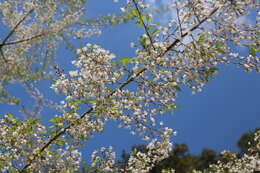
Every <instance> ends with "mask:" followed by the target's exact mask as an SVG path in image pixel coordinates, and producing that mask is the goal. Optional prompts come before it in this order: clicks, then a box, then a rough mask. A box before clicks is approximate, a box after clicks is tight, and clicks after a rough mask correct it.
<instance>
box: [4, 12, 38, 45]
mask: <svg viewBox="0 0 260 173" xmlns="http://www.w3.org/2000/svg"><path fill="white" fill-rule="evenodd" d="M33 10H34V9H31V10H30V11H29V12H28V13H26V14H25V15H24V16H23V18H22V19H21V20H20V21H19V22H18V23H17V24H16V25H15V26H14V28H13V29H12V30H11V31H10V32H9V34H8V35H7V36H6V37H5V39H4V40H3V42H2V43H1V44H0V48H1V47H3V46H5V43H6V42H7V40H8V39H9V38H10V37H11V36H12V35H13V34H14V32H15V30H16V29H17V28H18V27H19V25H20V24H21V23H22V22H23V21H24V20H25V19H26V18H27V17H28V16H29V14H31V13H32V12H33Z"/></svg>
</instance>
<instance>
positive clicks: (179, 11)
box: [0, 0, 260, 172]
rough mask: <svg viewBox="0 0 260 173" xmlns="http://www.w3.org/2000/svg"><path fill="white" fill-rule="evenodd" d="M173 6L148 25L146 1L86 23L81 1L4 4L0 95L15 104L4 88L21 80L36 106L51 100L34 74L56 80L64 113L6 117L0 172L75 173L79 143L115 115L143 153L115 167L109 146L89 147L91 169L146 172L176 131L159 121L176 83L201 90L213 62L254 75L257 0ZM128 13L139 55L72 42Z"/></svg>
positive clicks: (0, 123)
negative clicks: (62, 48)
mask: <svg viewBox="0 0 260 173" xmlns="http://www.w3.org/2000/svg"><path fill="white" fill-rule="evenodd" d="M171 4H172V5H171V6H170V7H168V8H169V10H171V12H172V13H174V14H175V15H173V16H172V17H170V18H169V20H168V22H167V25H166V26H164V25H160V24H157V23H155V22H154V20H153V17H152V12H153V11H152V10H151V8H150V7H149V4H146V3H145V1H141V0H127V1H126V3H125V7H124V8H122V14H120V16H113V15H108V16H103V17H101V18H97V19H93V20H91V21H87V20H86V19H85V18H84V17H85V16H84V12H85V7H86V2H85V1H84V0H71V1H52V0H39V1H31V0H25V1H19V0H7V1H3V2H2V1H0V7H1V9H2V11H1V21H2V23H3V25H4V26H3V27H5V28H6V30H7V31H8V34H7V36H5V37H4V38H3V39H2V42H1V43H0V53H1V62H2V67H1V71H0V75H1V79H0V86H1V87H0V91H1V97H0V100H1V101H9V102H11V103H17V102H18V101H19V100H18V99H17V98H13V97H11V96H9V95H8V93H7V91H6V90H5V88H6V86H8V84H10V83H13V82H16V83H17V82H18V83H21V84H22V85H23V86H25V87H26V88H27V89H28V90H29V91H30V93H31V94H32V95H34V96H35V97H36V98H37V99H38V101H39V103H41V105H48V104H49V105H52V103H51V102H49V101H47V100H45V99H44V98H42V97H41V95H40V93H39V92H38V90H37V88H35V87H33V86H32V82H33V81H35V80H54V82H53V85H52V88H53V89H54V90H55V92H57V93H58V94H63V95H65V99H64V100H63V101H62V103H61V105H58V106H57V107H56V108H60V109H62V113H61V114H60V115H58V116H55V117H53V118H52V119H50V121H51V122H52V125H51V126H45V125H43V124H41V122H40V121H39V119H37V117H36V115H37V114H39V113H40V111H39V109H40V108H38V109H36V110H35V112H33V113H32V114H31V115H32V116H29V118H26V119H24V120H19V119H18V118H16V116H13V115H11V114H8V113H7V114H6V115H4V117H3V118H2V119H1V120H0V134H1V135H0V141H1V150H0V151H1V152H0V168H1V171H2V172H59V171H60V172H74V171H76V170H77V169H78V168H79V165H80V161H81V154H80V152H78V151H77V150H76V148H77V147H78V146H80V145H81V144H82V143H83V142H84V141H86V140H88V139H89V137H90V136H92V135H93V134H96V133H97V132H102V131H103V130H104V125H105V124H106V122H108V121H109V120H114V121H116V122H117V123H118V126H119V127H123V128H127V129H130V131H131V133H132V134H139V135H140V136H141V137H142V139H143V140H147V141H149V144H148V146H147V150H148V152H147V153H141V152H136V153H135V152H134V153H132V155H131V156H130V159H129V161H128V164H127V167H126V168H125V169H124V170H120V169H117V168H116V167H114V159H115V154H114V152H113V151H112V148H108V149H106V148H101V150H100V151H95V152H94V153H93V155H92V165H93V166H94V167H97V169H99V170H102V171H112V172H148V171H149V170H151V168H152V167H153V166H154V165H155V164H156V163H157V162H159V161H161V160H162V159H164V158H166V157H167V156H168V153H169V151H170V150H171V148H172V144H171V142H170V136H171V135H174V134H175V132H174V131H173V130H172V129H170V128H168V127H164V125H163V123H161V122H160V115H163V114H165V113H166V112H167V111H168V110H172V109H176V108H177V105H176V104H175V99H176V95H177V92H179V91H180V87H188V88H191V89H192V90H193V91H194V92H197V91H200V90H201V89H202V86H203V85H205V84H206V83H207V82H208V80H209V79H210V78H211V77H212V76H213V75H214V74H215V73H216V70H217V68H216V65H218V64H230V65H236V66H239V67H242V68H243V69H244V70H245V71H259V67H260V66H259V57H257V55H258V52H259V39H258V37H259V23H258V21H257V20H256V22H255V24H249V23H247V22H245V20H243V18H245V17H246V16H247V15H248V14H250V13H251V12H252V11H254V10H255V8H256V6H257V2H256V1H255V0H243V1H242V0H238V1H233V0H216V1H211V0H196V1H189V0H183V1H175V0H171ZM258 15H259V13H258ZM119 17H120V18H119ZM130 19H131V20H134V21H135V23H136V24H137V25H138V26H140V28H142V29H143V31H144V34H143V35H142V36H140V37H139V38H138V41H139V42H138V43H132V47H134V48H135V49H136V56H135V57H132V58H130V57H124V58H120V57H118V58H117V57H116V56H115V55H114V54H113V53H110V52H109V51H108V50H105V49H103V48H102V47H100V46H98V45H92V44H86V46H84V47H81V48H78V49H77V50H75V49H74V47H73V45H71V43H73V42H71V39H72V36H75V37H76V38H77V39H81V38H82V37H84V36H91V35H94V34H100V31H99V30H98V29H97V28H96V27H97V26H100V25H106V24H117V23H120V22H125V21H128V20H130ZM257 19H259V17H258V18H257ZM61 41H63V42H67V43H68V46H69V47H70V48H71V49H72V50H75V55H76V58H75V60H74V61H72V64H73V65H74V66H75V67H76V68H77V70H74V71H69V72H68V73H65V72H63V71H62V70H61V69H59V68H58V67H56V66H54V65H53V64H54V63H53V62H55V58H56V56H55V51H56V50H57V48H58V45H59V43H60V42H61ZM231 46H238V47H247V48H248V50H249V51H248V56H247V57H242V56H240V55H239V54H237V53H233V52H231V49H230V47H231ZM53 72H55V73H56V74H55V73H53ZM130 85H131V87H130ZM158 121H159V122H160V123H158ZM236 163H238V164H239V163H240V162H236ZM165 171H171V170H165Z"/></svg>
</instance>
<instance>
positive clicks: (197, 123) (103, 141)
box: [0, 0, 260, 160]
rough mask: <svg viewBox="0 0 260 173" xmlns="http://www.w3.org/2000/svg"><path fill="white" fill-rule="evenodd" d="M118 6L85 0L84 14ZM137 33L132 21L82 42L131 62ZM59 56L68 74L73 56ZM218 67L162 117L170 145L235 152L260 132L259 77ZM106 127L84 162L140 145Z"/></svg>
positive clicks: (122, 132) (44, 115) (5, 107)
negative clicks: (170, 132)
mask: <svg viewBox="0 0 260 173" xmlns="http://www.w3.org/2000/svg"><path fill="white" fill-rule="evenodd" d="M120 7H122V4H120V3H113V1H112V0H89V3H88V7H87V9H88V13H87V15H88V17H96V16H97V15H102V14H107V13H109V12H110V13H114V12H120V9H119V8H120ZM253 17H254V16H253ZM141 34H143V29H140V28H138V27H137V26H136V25H135V24H133V22H130V23H128V24H120V25H118V26H106V27H103V28H102V35H101V36H98V37H91V38H89V39H86V40H85V41H84V42H85V43H88V42H90V43H95V44H99V45H101V46H102V47H103V48H105V49H108V50H110V51H111V52H113V53H115V54H116V55H117V56H118V57H133V56H134V51H135V50H134V49H132V48H130V42H135V41H136V38H137V37H138V36H140V35H141ZM1 38H2V37H1ZM240 53H242V54H243V53H245V52H243V51H242V52H240ZM57 55H58V57H59V58H58V61H57V62H58V63H59V64H60V67H61V68H63V69H65V70H67V69H71V67H72V66H71V64H70V62H71V61H72V60H73V55H72V54H69V53H68V52H66V50H64V48H61V49H60V51H59V52H58V54H57ZM218 68H219V73H218V75H217V76H216V77H214V79H212V80H211V81H210V82H209V83H208V84H207V85H206V86H205V87H204V88H203V91H202V92H201V93H197V94H196V95H192V94H191V90H188V89H184V90H183V91H182V92H180V93H179V95H178V97H177V102H176V103H177V105H179V106H180V110H177V111H175V112H174V113H173V114H170V115H167V116H166V117H165V120H166V124H165V125H166V126H169V127H171V128H173V129H174V130H176V131H177V136H176V137H173V138H172V140H173V142H174V143H175V142H176V143H185V144H188V146H189V148H190V151H191V152H192V153H199V152H200V151H201V150H202V149H203V148H205V147H207V148H212V149H214V150H217V151H223V150H224V149H227V150H232V151H237V148H236V141H237V140H238V139H239V137H240V136H241V135H242V134H243V133H244V132H246V131H249V130H253V129H254V128H256V127H260V109H259V108H260V92H259V91H260V76H259V75H260V74H257V73H255V72H253V73H245V72H243V69H241V68H237V67H235V66H232V65H223V66H219V67H218ZM36 85H37V86H39V87H40V89H41V91H42V92H43V94H44V96H46V97H47V98H54V95H55V94H54V92H53V91H52V90H50V89H48V88H49V87H50V82H41V83H38V84H36ZM9 90H10V92H12V93H13V95H18V96H21V97H23V98H24V99H23V100H24V101H25V104H26V105H30V104H32V102H33V101H31V100H30V99H28V94H27V93H26V92H25V91H23V90H21V89H19V87H18V86H16V85H12V86H10V87H9ZM57 100H58V99H57ZM7 111H8V112H13V113H16V114H17V111H16V110H15V109H13V107H12V106H9V105H6V104H1V105H0V112H1V113H2V114H3V113H4V112H7ZM53 115H54V112H53V111H52V110H44V111H43V113H42V115H41V117H42V118H43V119H44V121H45V122H46V120H48V119H49V118H50V117H52V116H53ZM106 127H107V128H106V129H105V131H104V133H102V134H99V135H97V136H95V137H94V138H93V139H91V140H90V141H89V142H87V145H86V146H84V158H89V154H90V153H91V152H92V151H93V150H95V149H99V148H100V147H102V146H109V145H112V146H113V147H114V150H115V151H116V152H117V155H118V156H119V155H120V154H121V151H122V150H123V149H125V150H127V151H129V150H130V148H131V146H132V145H134V144H142V143H144V142H142V141H141V139H140V138H139V137H137V136H133V135H130V134H129V132H128V130H125V129H118V128H117V126H116V124H114V123H109V124H108V125H107V126H106ZM87 160H88V159H87Z"/></svg>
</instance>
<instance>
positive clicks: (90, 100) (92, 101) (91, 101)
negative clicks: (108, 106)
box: [87, 99, 97, 103]
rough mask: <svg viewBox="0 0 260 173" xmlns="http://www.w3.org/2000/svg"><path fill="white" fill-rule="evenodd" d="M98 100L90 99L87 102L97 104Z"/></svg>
mask: <svg viewBox="0 0 260 173" xmlns="http://www.w3.org/2000/svg"><path fill="white" fill-rule="evenodd" d="M96 101H97V100H95V99H88V100H87V102H89V103H94V102H96Z"/></svg>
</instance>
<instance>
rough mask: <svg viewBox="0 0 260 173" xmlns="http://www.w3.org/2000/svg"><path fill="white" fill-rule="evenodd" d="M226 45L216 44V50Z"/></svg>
mask: <svg viewBox="0 0 260 173" xmlns="http://www.w3.org/2000/svg"><path fill="white" fill-rule="evenodd" d="M223 45H224V43H218V44H216V46H215V48H217V49H218V48H221V47H222V46H223Z"/></svg>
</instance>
